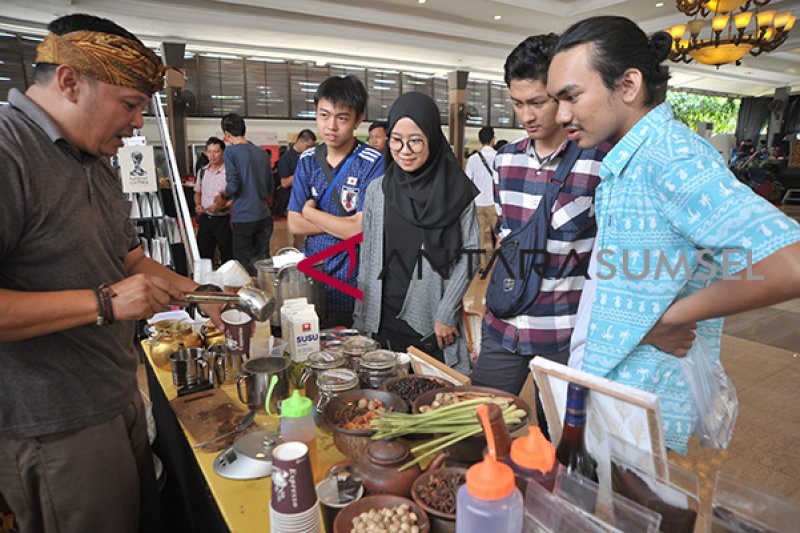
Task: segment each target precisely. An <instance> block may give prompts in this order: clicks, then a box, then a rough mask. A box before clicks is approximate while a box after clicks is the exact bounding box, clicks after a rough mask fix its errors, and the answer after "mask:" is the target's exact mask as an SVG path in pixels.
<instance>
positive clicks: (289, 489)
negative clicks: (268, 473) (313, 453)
mask: <svg viewBox="0 0 800 533" xmlns="http://www.w3.org/2000/svg"><path fill="white" fill-rule="evenodd" d="M316 503H317V491H316V490H315V487H314V477H313V475H312V474H311V459H310V458H309V456H308V446H306V445H305V444H303V443H302V442H285V443H283V444H280V445H278V446H276V447H275V449H274V450H272V503H271V505H272V508H273V509H274V510H275V511H277V512H279V513H284V514H296V513H302V512H304V511H307V510H308V509H310V508H311V507H313V506H314V504H316Z"/></svg>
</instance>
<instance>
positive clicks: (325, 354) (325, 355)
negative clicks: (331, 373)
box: [303, 350, 345, 404]
mask: <svg viewBox="0 0 800 533" xmlns="http://www.w3.org/2000/svg"><path fill="white" fill-rule="evenodd" d="M344 364H345V359H344V355H342V354H341V353H336V352H334V351H328V350H320V351H318V352H312V353H311V354H309V356H308V360H307V361H306V367H305V370H304V373H303V383H304V384H305V391H306V398H310V399H311V401H312V402H314V403H315V404H316V403H317V400H318V399H319V389H318V388H317V378H318V377H319V375H320V374H321V373H322V372H324V371H325V370H331V369H333V368H341V367H343V366H344Z"/></svg>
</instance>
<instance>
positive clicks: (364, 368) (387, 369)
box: [358, 350, 397, 389]
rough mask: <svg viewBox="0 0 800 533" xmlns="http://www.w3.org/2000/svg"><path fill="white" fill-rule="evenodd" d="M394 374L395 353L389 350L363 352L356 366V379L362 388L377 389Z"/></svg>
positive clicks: (395, 373) (395, 370)
mask: <svg viewBox="0 0 800 533" xmlns="http://www.w3.org/2000/svg"><path fill="white" fill-rule="evenodd" d="M396 375H397V354H396V353H394V352H391V351H389V350H375V351H373V352H369V353H366V354H364V356H363V357H362V358H361V363H360V364H359V366H358V380H359V382H360V383H361V388H362V389H378V388H380V386H381V385H383V382H384V381H386V380H387V379H389V378H392V377H394V376H396Z"/></svg>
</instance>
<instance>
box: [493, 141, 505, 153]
mask: <svg viewBox="0 0 800 533" xmlns="http://www.w3.org/2000/svg"><path fill="white" fill-rule="evenodd" d="M507 144H508V141H507V140H506V139H500V140H499V141H497V142H496V143H494V151H495V152H499V151H500V148H502V147H503V146H505V145H507Z"/></svg>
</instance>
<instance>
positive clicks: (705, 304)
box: [547, 17, 800, 453]
mask: <svg viewBox="0 0 800 533" xmlns="http://www.w3.org/2000/svg"><path fill="white" fill-rule="evenodd" d="M670 45H671V41H670V37H669V35H668V34H665V33H660V34H656V35H654V36H653V37H652V38H650V39H648V38H647V36H646V35H645V34H644V33H643V32H642V30H641V29H639V28H638V27H637V26H636V25H635V24H634V23H633V22H631V21H630V20H628V19H626V18H623V17H596V18H591V19H587V20H584V21H581V22H579V23H577V24H575V25H574V26H573V27H571V28H570V29H569V30H567V31H566V32H565V33H564V35H563V36H562V37H561V39H560V41H559V43H558V45H557V46H556V50H555V52H554V56H553V60H552V63H551V65H550V71H549V77H548V84H547V89H548V93H550V94H551V95H553V96H555V97H556V98H557V99H558V100H559V112H558V115H557V119H558V120H559V122H561V123H562V124H563V125H564V127H565V128H566V129H567V133H568V136H569V138H570V139H571V140H574V141H576V142H577V143H578V144H579V145H580V146H581V147H590V146H594V145H596V144H598V143H601V142H604V141H607V142H611V143H612V144H613V145H614V148H613V149H612V150H611V151H610V152H609V153H608V155H607V156H606V158H605V160H604V161H603V165H602V167H601V170H600V178H601V183H600V186H599V187H598V188H597V192H596V200H595V202H596V215H597V224H598V234H597V240H596V242H595V255H594V257H593V264H592V265H591V266H590V272H593V273H595V274H596V275H594V276H592V278H593V279H592V280H591V281H590V282H587V284H586V285H585V286H584V291H583V295H582V298H581V305H580V308H579V311H578V317H577V324H576V329H575V333H574V334H573V342H572V354H571V360H570V364H571V365H573V366H578V365H579V364H580V362H581V359H582V366H581V368H582V369H583V370H585V371H587V372H590V373H592V374H597V375H600V376H604V377H607V378H609V379H611V380H613V381H617V382H619V383H623V384H625V385H630V386H634V387H637V388H640V389H644V390H647V391H650V392H653V393H656V394H657V395H658V396H659V404H660V409H661V419H662V421H663V424H664V427H663V431H664V435H665V438H666V443H667V446H668V447H669V448H671V449H674V450H676V451H678V452H681V453H686V450H687V442H688V439H689V436H690V435H691V434H692V432H693V430H694V423H695V420H696V416H697V414H696V413H695V412H694V409H693V403H692V401H691V397H690V392H689V389H688V385H687V383H686V381H685V380H684V378H683V375H682V374H681V370H680V364H679V363H680V361H679V359H678V357H681V356H685V355H686V353H687V351H688V349H689V348H690V347H691V344H692V341H693V339H694V338H695V333H694V332H693V330H695V329H696V334H697V335H699V336H701V337H703V338H704V339H705V340H706V341H707V342H708V343H709V345H710V346H711V347H712V351H713V356H714V357H717V358H718V357H719V349H720V338H721V334H722V317H724V316H728V315H732V314H735V313H739V312H742V311H746V310H750V309H755V308H759V307H764V306H767V305H771V304H774V303H777V302H779V301H783V300H788V299H791V298H795V297H798V296H800V242H799V241H800V227H798V225H797V223H796V222H795V221H793V220H791V219H789V218H788V217H786V216H785V215H783V214H782V213H781V212H780V211H779V210H778V209H776V208H775V207H774V206H772V205H770V204H769V203H767V202H766V201H764V200H763V199H761V198H760V197H758V196H756V195H755V194H753V192H752V191H751V190H750V189H748V188H747V187H744V186H743V185H741V184H740V183H739V182H738V181H737V180H736V179H735V178H734V176H733V175H732V174H731V173H730V172H729V171H728V170H727V168H726V165H725V162H724V161H723V160H722V158H721V157H720V155H719V154H718V153H717V152H716V150H715V149H714V148H713V147H712V146H711V145H710V144H708V143H707V142H706V141H705V140H703V139H701V138H700V137H699V136H697V135H695V134H694V133H692V132H691V131H690V130H689V129H688V128H687V127H686V126H685V125H684V124H682V123H681V122H678V121H677V120H675V119H674V117H673V114H672V109H671V107H670V106H669V104H667V103H664V99H665V95H666V84H667V79H668V78H669V75H668V73H667V69H666V67H663V66H661V65H660V64H661V62H662V61H664V60H665V59H666V57H667V54H668V52H669V48H670ZM598 254H599V255H598Z"/></svg>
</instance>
